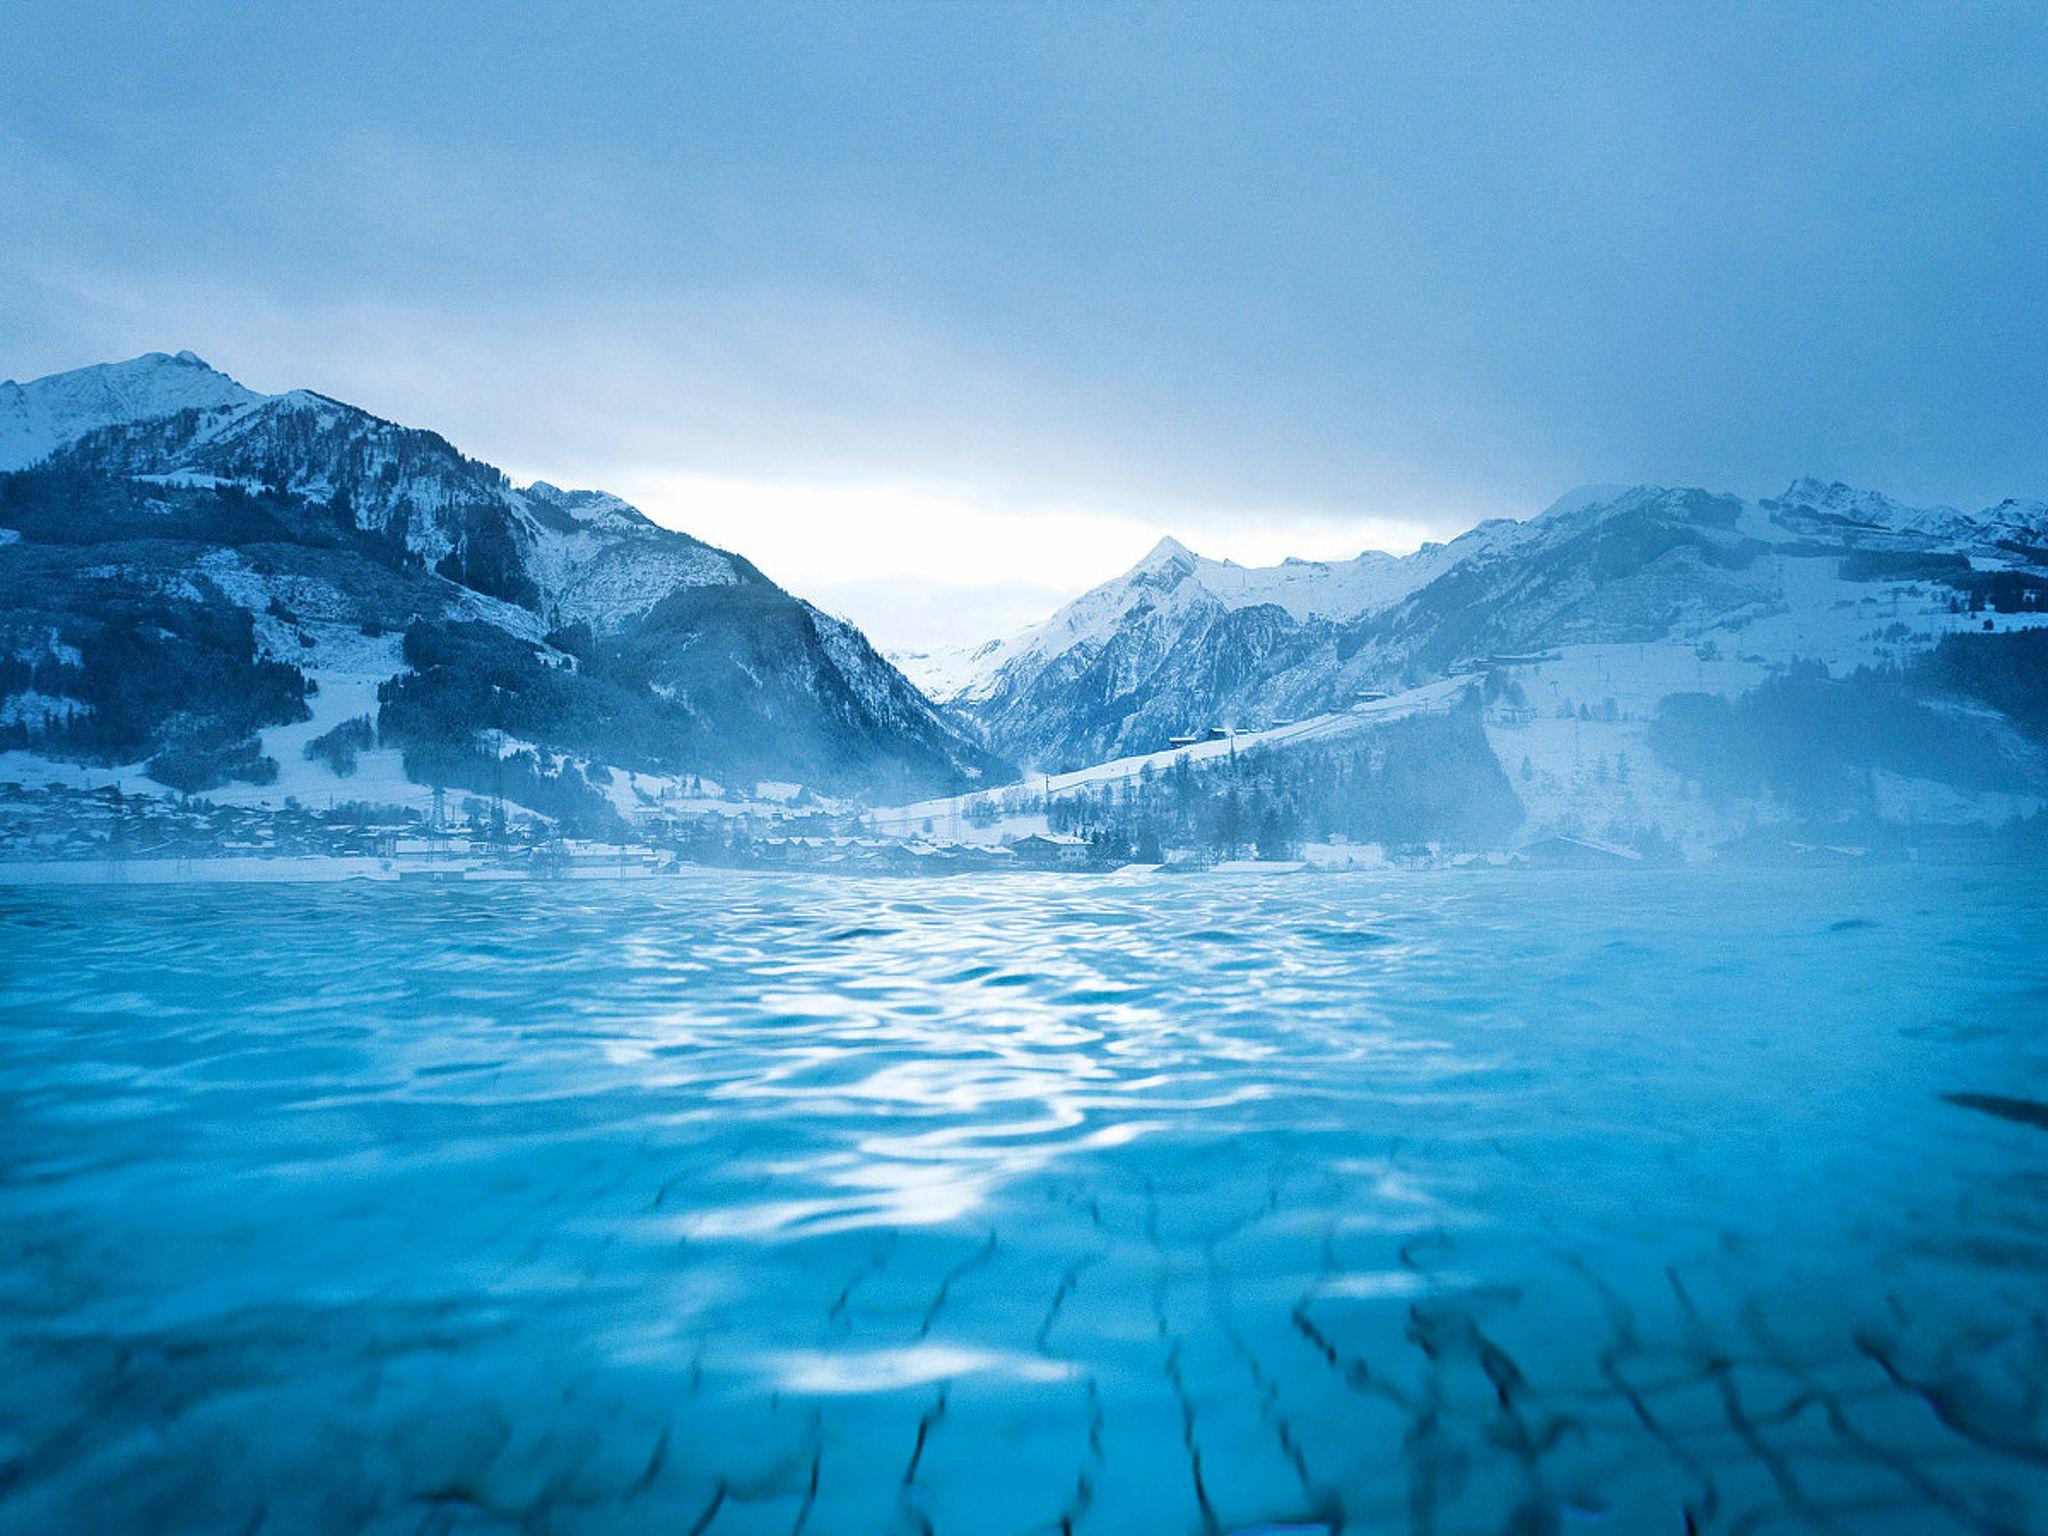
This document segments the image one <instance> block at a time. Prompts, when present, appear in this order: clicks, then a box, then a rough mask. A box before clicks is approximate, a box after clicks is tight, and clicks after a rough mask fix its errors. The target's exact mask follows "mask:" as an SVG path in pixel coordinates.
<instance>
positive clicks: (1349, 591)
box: [939, 479, 2048, 767]
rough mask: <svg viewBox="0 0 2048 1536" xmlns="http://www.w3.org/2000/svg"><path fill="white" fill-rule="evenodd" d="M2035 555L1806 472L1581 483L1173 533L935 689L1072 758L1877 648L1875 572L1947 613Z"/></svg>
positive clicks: (2037, 562)
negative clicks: (1406, 527) (1264, 553)
mask: <svg viewBox="0 0 2048 1536" xmlns="http://www.w3.org/2000/svg"><path fill="white" fill-rule="evenodd" d="M2043 546H2048V506H2043V504H2041V503H2038V502H2017V501H2008V502H2004V503H2001V504H2000V505H1998V506H1996V507H1993V508H1989V509H1986V510H1985V511H1983V512H1980V513H1977V514H1964V513H1961V512H1957V511H1954V510H1952V509H1946V508H1932V509H1929V508H1913V507H1907V506H1903V505H1901V504H1900V503H1898V502H1895V501H1893V500H1891V499H1890V498H1888V497H1884V496H1882V495H1879V494H1877V493H1874V492H1865V491H1854V490H1851V489H1849V488H1848V487H1845V486H1842V485H1839V484H1826V483H1823V482H1820V481H1817V480H1812V479H1802V480H1798V481H1795V482H1794V483H1793V484H1792V485H1791V486H1790V487H1788V488H1787V490H1786V491H1785V492H1784V494H1783V495H1781V496H1778V497H1775V498H1771V499H1767V500H1763V501H1759V502H1750V501H1746V500H1743V499H1742V498H1739V497H1734V496H1724V495H1715V494H1711V493H1709V492H1706V491H1701V490H1691V489H1672V488H1666V487H1658V486H1637V487H1633V488H1627V489H1617V488H1614V487H1588V488H1586V489H1584V490H1581V491H1576V492H1573V493H1571V494H1570V495H1567V496H1565V497H1563V498H1561V499H1560V500H1559V501H1558V502H1556V503H1555V504H1553V505H1552V506H1551V507H1549V508H1548V509H1546V510H1545V511H1544V512H1542V513H1540V514H1538V515H1537V516H1535V517H1532V518H1530V519H1528V520H1526V521H1520V522H1517V521H1513V520H1506V519H1501V520H1494V521H1490V522H1485V523H1481V524H1480V525H1478V526H1477V527H1475V528H1473V529H1472V530H1471V531H1469V532H1468V533H1466V534H1464V535H1462V536H1460V537H1459V538H1457V539H1454V540H1452V541H1450V542H1449V543H1447V544H1427V545H1424V546H1423V547H1422V548H1421V549H1419V550H1417V551H1416V552H1414V553H1413V554H1410V555H1406V556H1400V557H1396V556H1392V555H1386V554H1378V553H1369V554H1366V555H1361V556H1360V557H1359V558H1358V559H1356V560H1353V561H1344V562H1335V563H1327V564H1325V563H1311V562H1301V561H1289V562H1287V563H1285V564H1282V565H1279V566H1273V567H1266V568H1257V569H1246V568H1243V567H1239V566H1237V565H1234V564H1232V563H1230V562H1227V561H1216V560H1208V559H1204V558H1202V557H1201V556H1198V555H1196V554H1194V553H1193V552H1192V551H1190V550H1188V549H1187V548H1186V547H1185V546H1184V545H1182V544H1180V543H1179V542H1178V541H1176V540H1173V539H1167V540H1164V541H1162V542H1161V543H1160V544H1159V545H1158V546H1157V547H1156V548H1155V549H1154V550H1153V551H1152V552H1151V553H1150V554H1148V555H1147V556H1146V557H1145V558H1144V559H1143V560H1142V561H1140V562H1139V563H1138V564H1137V565H1136V566H1134V567H1133V568H1132V569H1131V570H1129V571H1127V572H1126V573H1124V574H1123V575H1122V576H1119V577H1117V578H1116V579H1114V580H1112V581H1109V582H1106V583H1104V584H1103V585H1101V586H1099V587H1097V588H1095V589H1094V590H1092V591H1090V592H1087V593H1085V594H1083V595H1082V596H1081V597H1079V598H1077V599H1075V600H1074V601H1073V602H1072V603H1070V604H1068V605H1067V606H1066V607H1065V608H1063V609H1061V610H1060V611H1059V612H1058V613H1056V614H1054V615H1053V616H1052V617H1051V618H1050V619H1048V620H1046V621H1045V622H1044V623H1042V624H1038V625H1035V626H1033V627H1032V628H1030V629H1028V630H1026V631H1024V632H1023V633H1021V634H1019V635H1017V636H1014V637H1013V638H1011V639H1009V640H1006V641H1002V642H999V643H995V644H993V645H991V646H988V647H984V648H982V650H981V651H979V652H977V653H976V655H975V657H974V660H973V663H972V665H971V666H970V667H968V668H966V669H964V670H963V671H962V673H961V674H960V675H959V676H958V677H957V678H956V680H955V682H954V685H953V686H952V687H951V688H950V689H949V690H948V691H946V692H944V693H942V694H941V695H939V696H940V697H944V698H947V699H949V700H951V701H953V702H955V703H957V704H958V705H959V706H960V707H961V708H962V709H963V710H965V711H966V712H967V713H969V714H970V715H972V716H973V717H974V718H975V719H976V720H978V721H979V722H980V723H981V725H982V727H983V729H984V731H985V732H986V733H987V735H988V738H989V740H990V741H991V742H992V743H993V744H994V745H995V746H996V747H997V748H998V749H999V750H1001V751H1003V752H1005V753H1008V754H1009V755H1011V756H1014V757H1016V758H1017V759H1018V760H1020V761H1022V762H1025V763H1027V764H1030V765H1035V766H1041V767H1062V766H1077V765H1079V764H1082V763H1087V762H1093V761H1100V760H1103V759H1107V758H1110V757H1115V756H1119V755H1122V754H1126V753H1132V752H1144V751H1151V750H1155V749H1157V748H1159V747H1161V746H1163V745H1164V744H1165V743H1166V742H1167V741H1168V740H1169V739H1170V738H1171V737H1173V736H1176V735H1180V734H1183V733H1188V732H1194V731H1200V730H1203V729H1206V728H1210V727H1214V726H1237V727H1246V726H1252V725H1256V724H1260V723H1264V722H1267V721H1271V720H1273V719H1278V718H1298V717H1301V716H1304V715H1309V714H1315V713H1318V712H1322V711H1327V710H1331V709H1341V708H1344V707H1346V706H1347V705H1348V704H1349V703H1350V702H1351V701H1353V700H1354V699H1355V698H1356V697H1357V696H1358V694H1359V693H1360V692H1362V691H1376V690H1385V689H1398V688H1402V687H1407V686H1413V685H1417V684H1420V683H1424V682H1427V681H1429V680H1431V679H1432V678H1435V677H1441V676H1443V675H1445V674H1447V673H1449V672H1451V671H1453V670H1455V669H1456V668H1457V667H1458V666H1459V665H1460V664H1461V663H1463V662H1467V661H1469V660H1471V659H1473V658H1484V657H1487V656H1489V655H1497V654H1511V653H1527V652H1532V651H1540V650H1547V649H1551V648H1555V647H1559V646H1571V645H1592V644H1615V643H1622V642H1646V641H1652V640H1671V639H1687V640H1700V639H1705V638H1709V637H1712V636H1714V635H1716V634H1719V635H1720V636H1721V637H1722V638H1723V640H1725V642H1726V643H1728V644H1730V645H1736V646H1743V647H1747V648H1749V649H1750V650H1752V651H1753V652H1756V651H1767V652H1768V653H1769V655H1770V657H1771V659H1774V660H1777V661H1785V660H1789V659H1790V658H1791V657H1793V656H1795V655H1804V656H1827V657H1832V658H1834V659H1837V660H1840V661H1843V662H1855V661H1857V660H1870V659H1877V658H1878V652H1877V649H1876V647H1877V645H1878V642H1875V641H1872V640H1870V639H1869V632H1870V628H1871V626H1870V625H1869V622H1868V620H1869V614H1868V612H1867V604H1866V602H1865V600H1866V599H1869V598H1871V597H1872V595H1873V593H1874V592H1876V591H1879V590H1881V584H1882V583H1884V582H1886V581H1896V580H1908V581H1911V580H1918V581H1920V582H1922V583H1923V593H1924V591H1925V590H1927V588H1926V587H1925V585H1924V584H1928V583H1931V584H1932V589H1933V593H1934V595H1933V598H1932V599H1931V600H1932V601H1933V603H1934V605H1935V606H1936V607H1937V608H1938V609H1939V610H1940V611H1941V613H1942V614H1943V615H1946V611H1947V606H1948V604H1949V603H1950V600H1951V599H1955V600H1956V603H1957V605H1958V606H1968V604H1967V603H1966V602H1965V599H1967V598H1968V597H1969V595H1970V594H1971V593H1972V591H1978V592H1979V596H1980V599H1981V591H1982V590H1983V589H1987V584H1990V583H1995V582H1996V581H1997V580H1999V579H2000V578H1999V574H1998V573H2000V572H2006V573H2007V574H2008V577H2014V578H2016V577H2017V576H2018V575H2019V573H2036V574H2038V573H2039V572H2040V571H2042V570H2043V569H2044V568H2048V549H2044V548H2043ZM2026 579H2034V578H2033V577H2032V576H2028V577H2027V578H2026ZM1975 606H1978V607H1981V606H1983V605H1982V602H1981V600H1979V601H1978V602H1977V603H1976V604H1975ZM1942 628H1944V625H1943V624H1940V623H1931V624H1930V626H1929V628H1928V630H1927V631H1926V633H1927V634H1928V635H1930V636H1931V635H1932V634H1934V633H1935V632H1937V631H1939V630H1941V629H1942ZM1766 636H1768V637H1769V638H1768V640H1767V641H1766V640H1765V638H1764V637H1766ZM1886 643H1895V642H1886ZM1929 643H1931V639H1930V641H1929Z"/></svg>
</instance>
